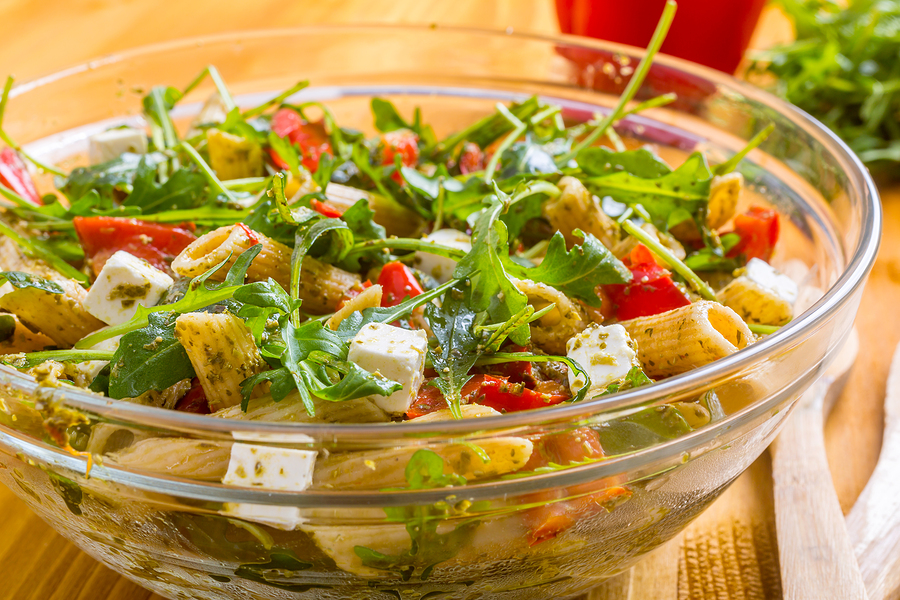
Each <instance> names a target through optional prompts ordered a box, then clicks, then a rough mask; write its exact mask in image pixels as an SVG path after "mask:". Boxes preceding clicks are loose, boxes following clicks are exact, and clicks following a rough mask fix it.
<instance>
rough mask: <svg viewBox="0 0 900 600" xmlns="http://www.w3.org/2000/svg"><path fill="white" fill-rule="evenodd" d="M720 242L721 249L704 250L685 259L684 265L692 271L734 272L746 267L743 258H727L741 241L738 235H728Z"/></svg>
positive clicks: (720, 239)
mask: <svg viewBox="0 0 900 600" xmlns="http://www.w3.org/2000/svg"><path fill="white" fill-rule="evenodd" d="M719 241H720V242H721V243H722V248H721V249H716V248H702V249H700V250H698V251H697V252H694V253H693V254H691V255H690V256H688V257H687V258H685V259H684V264H685V265H686V266H687V267H688V268H689V269H691V270H692V271H734V270H735V269H739V268H741V267H743V266H744V261H743V260H742V259H741V258H727V257H726V256H725V255H726V254H728V251H729V250H731V249H732V248H734V246H735V245H736V244H737V243H738V242H739V241H741V237H740V236H739V235H738V234H736V233H726V234H725V235H723V236H722V237H721V238H719Z"/></svg>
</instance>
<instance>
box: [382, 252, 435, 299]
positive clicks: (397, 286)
mask: <svg viewBox="0 0 900 600" xmlns="http://www.w3.org/2000/svg"><path fill="white" fill-rule="evenodd" d="M378 285H380V286H381V288H382V295H381V306H397V305H398V304H400V303H401V302H403V300H404V298H406V297H409V298H414V297H416V296H418V295H419V294H421V293H423V292H424V291H425V290H423V289H422V286H421V285H420V284H419V282H418V280H416V277H415V276H414V275H413V273H412V271H411V270H410V268H409V267H407V266H406V265H404V264H403V263H402V262H398V261H394V262H389V263H388V264H386V265H384V266H383V267H382V268H381V274H380V275H378Z"/></svg>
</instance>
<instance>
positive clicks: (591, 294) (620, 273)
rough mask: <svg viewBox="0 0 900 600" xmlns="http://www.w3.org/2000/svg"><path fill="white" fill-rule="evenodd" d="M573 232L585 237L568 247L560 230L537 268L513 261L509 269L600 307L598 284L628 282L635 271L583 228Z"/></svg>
mask: <svg viewBox="0 0 900 600" xmlns="http://www.w3.org/2000/svg"><path fill="white" fill-rule="evenodd" d="M572 233H574V234H575V235H577V236H578V237H580V238H583V239H584V243H582V244H581V245H580V246H573V247H572V249H571V250H566V241H565V238H564V237H563V235H562V234H561V233H560V232H558V231H557V232H556V233H555V234H553V237H552V238H550V245H549V246H548V247H547V254H546V256H545V257H544V260H543V261H541V264H540V265H538V266H537V267H533V268H526V267H522V266H520V265H517V264H514V263H512V262H509V263H508V264H507V269H508V270H509V272H510V273H512V274H513V275H515V276H516V277H521V278H526V279H531V280H532V281H537V282H540V283H545V284H547V285H550V286H553V287H555V288H556V289H558V290H559V291H561V292H563V293H564V294H566V295H567V296H573V297H575V298H578V299H580V300H584V301H585V302H586V303H587V304H589V305H590V306H600V304H601V301H600V298H599V297H598V296H597V291H596V290H597V286H598V285H599V284H601V283H628V282H629V281H631V271H630V270H628V267H626V266H625V265H624V264H622V262H621V261H620V260H619V259H617V258H616V257H615V256H613V253H612V252H610V251H609V250H608V249H607V248H606V246H604V245H603V244H602V243H601V242H600V240H598V239H597V238H595V237H594V236H593V235H591V234H589V233H588V234H585V233H584V232H583V231H581V230H580V229H575V230H574V231H573V232H572Z"/></svg>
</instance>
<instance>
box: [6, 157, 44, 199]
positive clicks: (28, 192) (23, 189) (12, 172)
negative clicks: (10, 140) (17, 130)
mask: <svg viewBox="0 0 900 600" xmlns="http://www.w3.org/2000/svg"><path fill="white" fill-rule="evenodd" d="M0 183H2V184H3V185H5V186H6V187H8V188H9V189H11V190H12V191H14V192H15V193H17V194H18V195H20V196H22V197H23V198H25V199H26V200H28V201H29V202H31V203H32V204H37V205H38V206H40V205H42V204H43V202H41V197H40V196H39V195H38V192H37V188H35V187H34V181H32V180H31V175H30V174H29V173H28V167H27V166H25V162H24V161H23V160H22V158H21V157H20V156H19V153H18V152H16V151H15V150H13V149H12V148H4V149H3V150H2V151H0Z"/></svg>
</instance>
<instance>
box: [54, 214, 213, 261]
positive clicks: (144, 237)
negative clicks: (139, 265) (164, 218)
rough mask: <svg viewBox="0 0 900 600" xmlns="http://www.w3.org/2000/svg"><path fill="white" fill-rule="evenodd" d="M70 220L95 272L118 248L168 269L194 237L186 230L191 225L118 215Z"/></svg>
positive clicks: (188, 229) (195, 237)
mask: <svg viewBox="0 0 900 600" xmlns="http://www.w3.org/2000/svg"><path fill="white" fill-rule="evenodd" d="M72 224H73V225H74V226H75V231H76V232H77V233H78V238H79V239H80V240H81V247H82V248H84V254H85V256H86V257H87V258H88V260H90V261H91V268H92V269H93V270H94V274H95V275H99V274H100V270H101V269H102V268H103V265H105V264H106V261H107V259H108V258H109V257H110V256H112V255H113V254H115V253H116V252H118V251H119V250H124V251H125V252H128V253H129V254H132V255H134V256H136V257H138V258H143V259H144V260H146V261H147V262H148V263H150V264H151V265H153V266H154V267H156V268H157V269H160V270H162V271H166V272H171V269H170V264H171V263H172V259H174V258H175V257H176V256H178V254H180V253H181V251H182V250H184V249H185V248H186V247H187V246H188V245H189V244H190V243H191V242H193V241H194V240H196V239H197V236H195V235H194V234H193V233H191V231H190V229H191V228H193V226H192V225H161V224H159V223H147V222H145V221H141V220H139V219H126V218H122V217H75V218H74V219H73V220H72Z"/></svg>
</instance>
